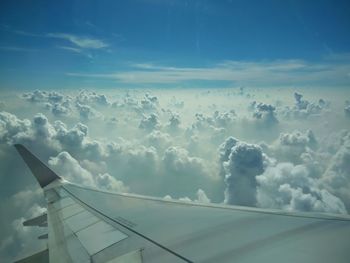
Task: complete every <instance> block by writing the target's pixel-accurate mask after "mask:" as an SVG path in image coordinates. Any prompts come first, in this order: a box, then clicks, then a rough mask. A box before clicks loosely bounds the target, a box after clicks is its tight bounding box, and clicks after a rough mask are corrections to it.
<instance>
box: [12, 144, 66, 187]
mask: <svg viewBox="0 0 350 263" xmlns="http://www.w3.org/2000/svg"><path fill="white" fill-rule="evenodd" d="M14 146H15V148H16V150H17V151H18V153H19V154H20V155H21V157H22V159H23V160H24V162H25V163H26V164H27V166H28V167H29V169H30V171H31V172H32V174H33V175H34V176H35V178H36V180H37V181H38V183H39V184H40V186H41V188H44V187H45V186H47V185H48V184H50V183H52V182H53V181H55V180H57V179H60V178H61V177H59V176H58V175H57V174H56V173H55V172H53V171H52V170H51V169H50V168H49V167H47V166H46V165H45V164H44V163H43V162H41V161H40V160H39V159H38V158H37V157H36V156H35V155H34V154H32V153H31V152H30V151H29V150H28V149H27V148H25V147H24V146H23V145H22V144H15V145H14Z"/></svg>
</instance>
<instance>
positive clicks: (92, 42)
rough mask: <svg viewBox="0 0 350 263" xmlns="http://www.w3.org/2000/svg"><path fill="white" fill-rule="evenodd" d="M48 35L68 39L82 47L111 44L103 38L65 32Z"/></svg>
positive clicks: (48, 35) (93, 47) (95, 47)
mask: <svg viewBox="0 0 350 263" xmlns="http://www.w3.org/2000/svg"><path fill="white" fill-rule="evenodd" d="M46 36H47V37H50V38H58V39H63V40H67V41H68V42H70V43H71V44H73V45H74V46H76V47H78V48H82V49H102V48H106V47H108V46H109V44H107V43H106V42H104V41H103V40H101V39H97V38H92V37H84V36H77V35H73V34H65V33H49V34H47V35H46Z"/></svg>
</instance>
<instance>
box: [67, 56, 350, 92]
mask: <svg viewBox="0 0 350 263" xmlns="http://www.w3.org/2000/svg"><path fill="white" fill-rule="evenodd" d="M346 62H347V61H346ZM346 62H344V61H332V62H330V61H327V60H324V61H321V62H318V63H315V62H312V63H311V62H308V61H304V60H274V61H260V62H246V61H224V62H221V63H217V64H215V65H211V66H210V67H202V68H200V67H198V68H195V67H192V68H191V67H169V66H163V65H155V64H152V63H141V64H140V63H135V64H133V65H131V68H130V69H129V70H126V71H123V72H117V73H98V74H97V73H96V74H84V73H68V75H70V76H76V77H92V78H104V79H115V80H116V81H119V82H122V83H133V84H141V83H142V84H144V83H152V84H157V83H158V84H160V83H168V84H169V83H181V82H186V81H210V82H218V81H224V82H230V83H235V84H236V85H248V86H253V87H258V86H259V87H261V86H264V87H271V86H286V83H289V84H288V86H291V85H299V86H306V85H310V84H311V85H313V86H315V85H317V86H328V85H330V84H331V85H334V83H337V85H339V86H345V85H347V84H348V81H349V79H348V75H347V74H348V72H349V70H350V64H349V63H346Z"/></svg>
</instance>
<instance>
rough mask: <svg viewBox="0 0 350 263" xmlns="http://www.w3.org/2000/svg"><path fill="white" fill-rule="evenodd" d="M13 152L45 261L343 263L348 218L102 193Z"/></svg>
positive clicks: (349, 255)
mask: <svg viewBox="0 0 350 263" xmlns="http://www.w3.org/2000/svg"><path fill="white" fill-rule="evenodd" d="M16 148H17V150H18V151H19V153H20V154H21V156H22V157H23V159H24V160H25V162H26V163H27V165H28V166H29V168H30V169H31V171H32V172H33V174H34V175H35V177H36V178H37V180H38V182H39V184H40V185H41V186H42V187H43V190H44V194H45V197H46V200H47V208H48V209H47V224H48V230H49V231H48V247H49V260H50V262H111V263H112V262H116V263H117V262H119V263H120V262H130V263H133V262H135V263H136V262H137V263H140V262H159V263H164V262H259V263H262V262H318V263H319V262H327V263H328V262H344V263H345V262H346V263H347V262H349V259H350V218H349V217H348V216H340V215H328V214H327V215H326V214H310V213H286V212H281V211H272V210H263V209H255V208H247V207H235V206H224V205H205V204H198V203H193V202H177V201H166V200H163V199H157V198H151V197H144V196H138V195H131V194H120V193H110V192H104V191H100V190H96V189H90V188H85V187H82V186H78V185H75V184H71V183H68V182H66V181H63V180H62V179H61V178H60V177H59V176H57V175H56V174H55V173H54V172H53V171H51V170H50V169H49V168H47V167H46V165H45V164H43V163H42V162H41V161H40V160H38V159H37V158H36V157H35V156H34V155H32V154H31V153H30V152H29V151H28V150H27V149H26V148H24V147H23V146H22V145H16Z"/></svg>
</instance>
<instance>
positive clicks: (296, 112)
mask: <svg viewBox="0 0 350 263" xmlns="http://www.w3.org/2000/svg"><path fill="white" fill-rule="evenodd" d="M294 99H295V104H294V106H293V107H292V108H289V107H286V108H285V109H284V110H282V115H284V117H285V118H287V119H290V118H292V119H293V118H296V119H305V118H308V117H312V116H320V115H321V114H322V113H323V112H325V111H327V110H328V109H329V102H327V101H325V100H324V99H322V98H321V99H319V100H318V102H309V101H308V100H305V99H303V95H302V94H301V93H298V92H295V93H294Z"/></svg>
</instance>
